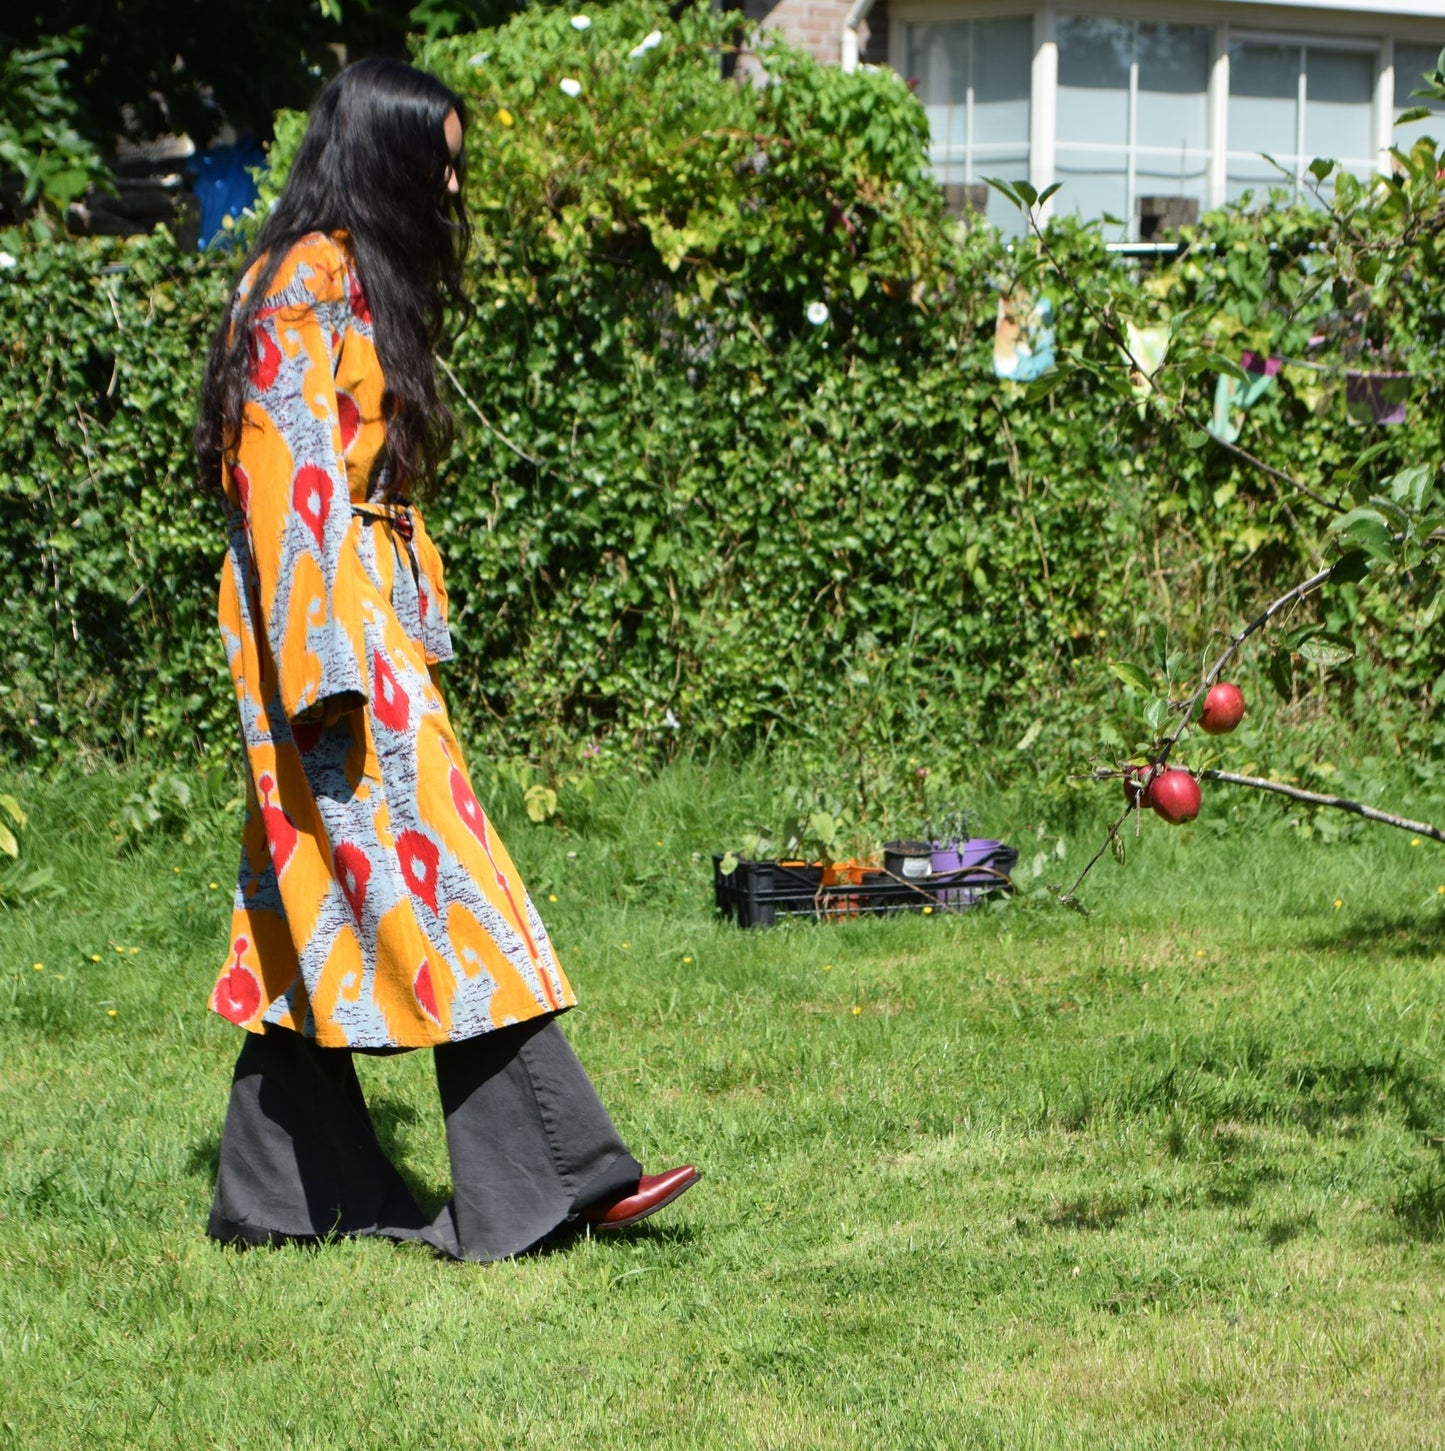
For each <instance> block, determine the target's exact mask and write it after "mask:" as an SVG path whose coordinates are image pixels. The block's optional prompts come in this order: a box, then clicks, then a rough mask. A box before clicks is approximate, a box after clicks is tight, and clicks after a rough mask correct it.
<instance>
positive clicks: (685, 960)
mask: <svg viewBox="0 0 1445 1451" xmlns="http://www.w3.org/2000/svg"><path fill="white" fill-rule="evenodd" d="M683 961H684V962H691V961H692V958H690V957H684V958H683Z"/></svg>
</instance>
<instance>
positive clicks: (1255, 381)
mask: <svg viewBox="0 0 1445 1451" xmlns="http://www.w3.org/2000/svg"><path fill="white" fill-rule="evenodd" d="M1283 364H1284V359H1283V358H1275V357H1268V358H1267V357H1265V356H1264V355H1263V354H1262V353H1251V352H1248V351H1246V352H1243V353H1241V354H1240V355H1239V365H1240V367H1242V368H1243V369H1244V371H1245V372H1246V373H1248V374H1249V375H1250V376H1249V380H1248V381H1247V382H1242V381H1241V380H1240V379H1238V378H1235V377H1232V376H1230V375H1229V374H1227V373H1221V374H1220V376H1219V381H1218V382H1217V383H1215V385H1214V412H1213V414H1212V415H1211V417H1210V420H1209V423H1208V425H1207V426H1208V429H1209V432H1210V433H1212V434H1213V435H1214V436H1215V438H1217V439H1218V440H1219V441H1220V442H1221V443H1233V442H1234V441H1235V440H1236V439H1237V438H1238V437H1239V435H1240V433H1241V432H1242V430H1243V428H1244V415H1245V413H1246V412H1247V411H1248V410H1249V409H1250V408H1252V407H1253V406H1254V405H1255V404H1256V403H1258V402H1259V400H1260V399H1261V398H1262V397H1263V396H1264V395H1265V394H1266V393H1267V392H1268V391H1269V385H1270V384H1271V383H1273V382H1274V380H1275V376H1276V375H1277V374H1278V372H1279V370H1280V368H1281V367H1282V366H1283Z"/></svg>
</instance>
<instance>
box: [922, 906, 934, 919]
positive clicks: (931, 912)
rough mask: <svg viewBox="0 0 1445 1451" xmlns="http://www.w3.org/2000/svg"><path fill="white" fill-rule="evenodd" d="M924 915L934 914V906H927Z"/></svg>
mask: <svg viewBox="0 0 1445 1451" xmlns="http://www.w3.org/2000/svg"><path fill="white" fill-rule="evenodd" d="M923 915H924V916H925V917H931V916H933V908H932V907H925V908H924V909H923Z"/></svg>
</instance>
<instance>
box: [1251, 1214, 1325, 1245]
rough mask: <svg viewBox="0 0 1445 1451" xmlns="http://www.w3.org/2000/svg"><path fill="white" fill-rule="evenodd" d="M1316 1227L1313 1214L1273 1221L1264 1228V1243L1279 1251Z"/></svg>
mask: <svg viewBox="0 0 1445 1451" xmlns="http://www.w3.org/2000/svg"><path fill="white" fill-rule="evenodd" d="M1315 1225H1316V1220H1315V1217H1314V1215H1313V1214H1295V1215H1287V1216H1286V1217H1284V1218H1283V1219H1272V1220H1270V1222H1269V1223H1268V1224H1267V1225H1265V1227H1264V1242H1265V1243H1266V1244H1267V1245H1268V1246H1269V1247H1270V1249H1278V1248H1279V1247H1280V1246H1281V1245H1285V1244H1288V1243H1289V1242H1290V1241H1291V1240H1293V1239H1298V1238H1299V1237H1300V1235H1302V1234H1305V1233H1307V1232H1308V1231H1309V1230H1311V1229H1314V1228H1315Z"/></svg>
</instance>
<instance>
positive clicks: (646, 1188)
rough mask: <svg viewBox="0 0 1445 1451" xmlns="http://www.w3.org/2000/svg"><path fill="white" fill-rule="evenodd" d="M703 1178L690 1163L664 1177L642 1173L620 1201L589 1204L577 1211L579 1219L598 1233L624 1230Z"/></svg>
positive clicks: (612, 1200)
mask: <svg viewBox="0 0 1445 1451" xmlns="http://www.w3.org/2000/svg"><path fill="white" fill-rule="evenodd" d="M701 1178H702V1175H701V1174H699V1173H698V1171H697V1170H696V1169H694V1168H693V1166H692V1165H691V1164H683V1165H682V1166H681V1167H680V1168H677V1169H669V1170H668V1171H667V1172H666V1173H665V1174H644V1175H643V1176H642V1178H641V1179H639V1180H638V1181H637V1189H636V1191H635V1192H634V1193H632V1194H625V1195H623V1197H622V1198H621V1199H604V1200H602V1201H601V1202H600V1203H598V1204H589V1205H588V1206H587V1207H586V1208H585V1209H583V1210H582V1211H580V1213H579V1216H578V1217H579V1218H580V1219H582V1220H583V1221H584V1222H585V1223H587V1224H590V1225H591V1226H592V1228H593V1230H594V1231H595V1232H596V1233H598V1234H605V1233H608V1232H610V1231H611V1230H614V1229H626V1228H627V1226H628V1225H629V1224H636V1223H637V1221H638V1220H639V1219H646V1218H647V1216H648V1215H649V1214H656V1213H657V1211H658V1210H659V1209H662V1208H663V1207H664V1206H666V1205H668V1204H671V1203H672V1201H673V1200H674V1199H676V1198H677V1197H678V1195H679V1194H685V1193H686V1192H687V1191H688V1190H689V1189H691V1188H692V1186H693V1185H694V1184H696V1183H697V1181H698V1180H699V1179H701Z"/></svg>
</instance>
